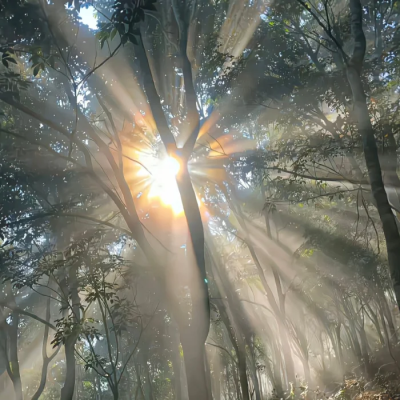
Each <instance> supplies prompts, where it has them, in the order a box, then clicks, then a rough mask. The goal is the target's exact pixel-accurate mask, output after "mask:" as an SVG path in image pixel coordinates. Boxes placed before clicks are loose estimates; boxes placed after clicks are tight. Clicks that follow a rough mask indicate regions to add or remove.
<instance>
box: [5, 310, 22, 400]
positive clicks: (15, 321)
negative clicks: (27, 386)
mask: <svg viewBox="0 0 400 400" xmlns="http://www.w3.org/2000/svg"><path fill="white" fill-rule="evenodd" d="M18 325H19V315H18V313H16V312H13V313H12V314H11V323H10V325H9V327H8V332H9V337H8V345H9V353H10V356H9V363H10V369H11V376H10V377H11V380H12V383H13V386H14V393H15V400H23V394H22V383H21V375H20V371H19V361H18Z"/></svg>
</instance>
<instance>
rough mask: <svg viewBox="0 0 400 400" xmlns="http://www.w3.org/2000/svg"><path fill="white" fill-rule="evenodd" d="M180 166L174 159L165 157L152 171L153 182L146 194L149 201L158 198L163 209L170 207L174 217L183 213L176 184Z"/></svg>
mask: <svg viewBox="0 0 400 400" xmlns="http://www.w3.org/2000/svg"><path fill="white" fill-rule="evenodd" d="M179 170H180V164H179V161H178V160H177V159H176V158H174V157H165V158H164V159H162V160H160V162H159V163H157V165H156V166H155V167H154V169H153V181H152V183H151V186H150V190H149V193H148V198H149V199H154V198H158V199H159V200H160V202H161V203H162V204H163V206H165V207H170V208H171V209H172V211H173V213H174V214H175V215H179V214H182V213H183V205H182V200H181V196H180V194H179V189H178V185H177V183H176V175H177V174H178V173H179Z"/></svg>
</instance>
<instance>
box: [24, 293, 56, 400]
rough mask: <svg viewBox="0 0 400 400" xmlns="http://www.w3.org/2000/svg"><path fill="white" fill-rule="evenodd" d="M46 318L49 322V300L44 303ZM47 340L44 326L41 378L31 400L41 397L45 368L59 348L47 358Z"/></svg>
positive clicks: (44, 383)
mask: <svg viewBox="0 0 400 400" xmlns="http://www.w3.org/2000/svg"><path fill="white" fill-rule="evenodd" d="M46 303H47V304H46V316H45V318H46V319H45V320H46V321H47V322H50V298H48V299H47V302H46ZM48 338H49V326H48V325H45V326H44V334H43V344H42V358H43V364H42V373H41V377H40V382H39V387H38V388H37V390H36V392H35V394H34V395H33V396H32V399H31V400H38V399H39V397H40V396H41V394H42V393H43V390H44V388H45V386H46V379H47V368H48V366H49V364H50V362H51V360H52V359H53V358H54V357H55V356H56V355H57V353H58V351H59V349H60V347H58V348H57V349H56V350H55V351H54V352H53V354H52V355H51V356H50V357H48V356H47V351H46V347H47V341H48Z"/></svg>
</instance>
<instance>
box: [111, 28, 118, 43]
mask: <svg viewBox="0 0 400 400" xmlns="http://www.w3.org/2000/svg"><path fill="white" fill-rule="evenodd" d="M117 32H118V29H117V28H114V29H113V30H112V31H111V34H110V39H111V40H113V39H114V37H115V35H116V34H117Z"/></svg>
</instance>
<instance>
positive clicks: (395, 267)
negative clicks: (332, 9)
mask: <svg viewBox="0 0 400 400" xmlns="http://www.w3.org/2000/svg"><path fill="white" fill-rule="evenodd" d="M350 14H351V29H352V35H353V38H354V51H353V55H352V58H351V60H350V61H349V62H348V65H347V79H348V82H349V85H350V88H351V91H352V94H353V107H354V115H355V117H356V120H357V127H358V131H359V133H360V135H361V137H362V140H363V148H364V156H365V161H366V165H367V170H368V176H369V180H370V184H371V190H372V194H373V196H374V199H375V201H376V206H377V209H378V213H379V216H380V218H381V221H382V226H383V233H384V235H385V239H386V247H387V253H388V262H389V269H390V276H391V279H392V285H393V289H394V293H395V296H396V301H397V305H398V306H399V307H400V235H399V230H398V228H397V224H396V219H395V217H394V215H393V212H392V209H391V207H390V205H389V201H388V196H387V194H386V191H385V187H384V184H383V179H382V171H381V166H380V163H379V155H378V149H377V146H376V142H375V137H374V130H373V127H372V124H371V119H370V116H369V112H368V107H367V101H366V96H365V93H364V88H363V84H362V80H361V75H360V74H361V69H362V65H363V61H364V56H365V51H366V39H365V35H364V31H363V28H362V18H363V10H362V5H361V1H360V0H350Z"/></svg>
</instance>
